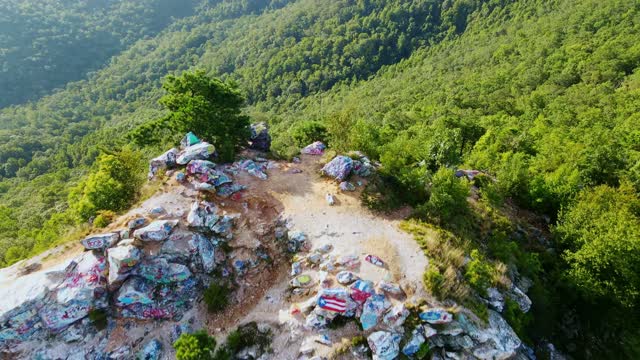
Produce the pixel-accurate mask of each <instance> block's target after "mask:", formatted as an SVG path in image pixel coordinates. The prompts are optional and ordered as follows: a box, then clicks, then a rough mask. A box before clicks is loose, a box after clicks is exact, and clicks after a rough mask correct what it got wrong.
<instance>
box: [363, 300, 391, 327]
mask: <svg viewBox="0 0 640 360" xmlns="http://www.w3.org/2000/svg"><path fill="white" fill-rule="evenodd" d="M390 307H391V302H389V300H388V299H387V298H386V297H385V296H384V295H382V294H374V295H371V296H370V297H369V298H368V299H367V301H365V302H364V305H363V306H362V314H361V315H360V324H362V330H365V331H366V330H369V329H371V328H373V327H375V326H376V325H378V322H379V321H380V318H381V317H382V314H383V313H384V312H385V311H386V310H387V309H389V308H390Z"/></svg>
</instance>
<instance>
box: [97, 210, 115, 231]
mask: <svg viewBox="0 0 640 360" xmlns="http://www.w3.org/2000/svg"><path fill="white" fill-rule="evenodd" d="M115 217H116V213H115V212H113V211H110V210H101V211H98V215H97V216H96V218H95V219H94V220H93V226H94V227H96V228H99V229H102V228H105V227H107V225H109V224H111V222H112V221H113V219H115Z"/></svg>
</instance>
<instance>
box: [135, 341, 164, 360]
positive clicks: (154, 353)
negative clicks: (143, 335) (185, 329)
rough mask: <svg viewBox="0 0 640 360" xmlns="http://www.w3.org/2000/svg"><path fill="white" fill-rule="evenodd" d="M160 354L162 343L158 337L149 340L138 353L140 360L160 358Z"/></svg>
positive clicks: (157, 359) (156, 359) (158, 359)
mask: <svg viewBox="0 0 640 360" xmlns="http://www.w3.org/2000/svg"><path fill="white" fill-rule="evenodd" d="M161 356H162V343H161V342H160V341H159V340H158V339H153V340H151V341H149V342H148V343H147V344H146V345H145V346H144V347H143V348H142V350H141V351H140V352H139V353H138V359H140V360H160V358H161Z"/></svg>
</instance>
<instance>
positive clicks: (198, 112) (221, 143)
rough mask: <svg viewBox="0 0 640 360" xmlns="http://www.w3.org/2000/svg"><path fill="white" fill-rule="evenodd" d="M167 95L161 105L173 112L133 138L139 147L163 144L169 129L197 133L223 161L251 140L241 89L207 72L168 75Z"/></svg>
mask: <svg viewBox="0 0 640 360" xmlns="http://www.w3.org/2000/svg"><path fill="white" fill-rule="evenodd" d="M162 87H163V88H164V89H165V90H166V91H167V94H166V95H164V96H163V97H162V98H160V101H159V102H160V104H161V105H163V106H164V107H166V108H167V109H168V110H169V111H170V113H169V114H168V115H167V116H165V117H163V118H161V119H158V120H157V121H153V122H150V123H146V124H144V125H142V126H140V127H138V128H137V129H136V130H135V131H134V132H133V133H132V134H131V136H132V138H133V139H134V141H135V142H136V143H138V144H139V145H148V144H150V143H155V142H158V141H160V137H161V132H162V131H163V130H166V129H167V128H168V129H169V130H170V131H172V132H174V133H176V132H177V133H178V134H180V135H183V134H184V133H186V132H188V131H193V132H195V133H196V134H198V135H199V136H201V137H202V138H204V139H206V140H207V141H210V142H211V143H212V144H213V145H215V147H216V150H217V151H218V154H219V156H220V159H221V160H223V161H231V160H233V155H234V153H235V151H236V149H237V147H238V146H240V145H242V144H244V143H245V142H246V140H247V138H248V137H249V134H250V132H249V117H248V116H246V115H242V113H241V110H242V106H243V105H244V102H245V99H244V97H243V96H242V95H241V94H240V92H239V91H238V89H237V88H236V87H235V86H234V85H232V84H228V83H224V82H222V81H220V80H219V79H216V78H212V77H209V76H207V75H206V74H205V72H204V71H202V70H198V71H195V72H184V73H182V75H180V76H173V75H170V76H167V77H166V78H165V80H164V83H163V84H162Z"/></svg>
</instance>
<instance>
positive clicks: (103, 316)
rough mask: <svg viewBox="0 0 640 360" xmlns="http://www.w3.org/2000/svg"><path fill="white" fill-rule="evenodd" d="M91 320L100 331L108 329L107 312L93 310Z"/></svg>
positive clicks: (90, 315) (90, 312) (90, 314)
mask: <svg viewBox="0 0 640 360" xmlns="http://www.w3.org/2000/svg"><path fill="white" fill-rule="evenodd" d="M89 320H91V323H92V324H93V326H95V327H96V329H98V331H100V330H104V329H106V328H107V312H106V311H105V310H104V309H92V310H91V311H89Z"/></svg>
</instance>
